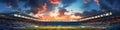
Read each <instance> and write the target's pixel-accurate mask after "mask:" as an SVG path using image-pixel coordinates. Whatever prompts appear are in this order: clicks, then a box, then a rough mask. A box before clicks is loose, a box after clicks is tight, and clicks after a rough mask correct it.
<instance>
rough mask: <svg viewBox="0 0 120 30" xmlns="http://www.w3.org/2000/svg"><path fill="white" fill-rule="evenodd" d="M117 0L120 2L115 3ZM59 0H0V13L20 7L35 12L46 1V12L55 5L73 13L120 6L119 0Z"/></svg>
mask: <svg viewBox="0 0 120 30" xmlns="http://www.w3.org/2000/svg"><path fill="white" fill-rule="evenodd" d="M111 1H113V2H111ZM115 1H118V2H116V3H115ZM59 2H60V4H51V3H50V1H49V0H12V1H11V0H0V13H1V12H4V11H5V12H11V11H14V10H18V9H21V10H23V11H29V10H32V12H33V13H35V11H37V10H36V9H37V8H41V6H42V5H43V4H45V3H46V4H47V9H46V12H49V11H52V10H54V9H55V7H60V8H62V9H65V10H67V11H69V12H71V13H83V12H85V11H92V9H95V10H97V11H100V10H101V8H102V9H104V8H105V9H107V8H108V7H109V8H111V9H112V8H113V9H115V8H118V7H119V6H118V4H117V3H119V0H110V1H109V0H96V1H95V0H59ZM85 2H87V3H85ZM111 4H114V5H111ZM115 5H117V6H118V7H116V6H115ZM40 11H41V10H40Z"/></svg>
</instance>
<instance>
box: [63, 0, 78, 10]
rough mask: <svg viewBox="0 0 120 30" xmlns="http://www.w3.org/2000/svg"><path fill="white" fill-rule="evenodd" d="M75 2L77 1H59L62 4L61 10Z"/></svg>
mask: <svg viewBox="0 0 120 30" xmlns="http://www.w3.org/2000/svg"><path fill="white" fill-rule="evenodd" d="M76 1H77V0H61V3H62V4H63V7H62V8H66V7H68V6H70V5H71V4H72V3H74V2H76Z"/></svg>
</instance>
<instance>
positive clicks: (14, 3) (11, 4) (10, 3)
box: [0, 0, 18, 8]
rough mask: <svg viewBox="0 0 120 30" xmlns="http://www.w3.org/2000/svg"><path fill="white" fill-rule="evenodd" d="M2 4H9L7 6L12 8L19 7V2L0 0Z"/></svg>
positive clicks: (15, 0)
mask: <svg viewBox="0 0 120 30" xmlns="http://www.w3.org/2000/svg"><path fill="white" fill-rule="evenodd" d="M0 2H1V3H7V5H10V6H12V8H16V7H18V0H0Z"/></svg>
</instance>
